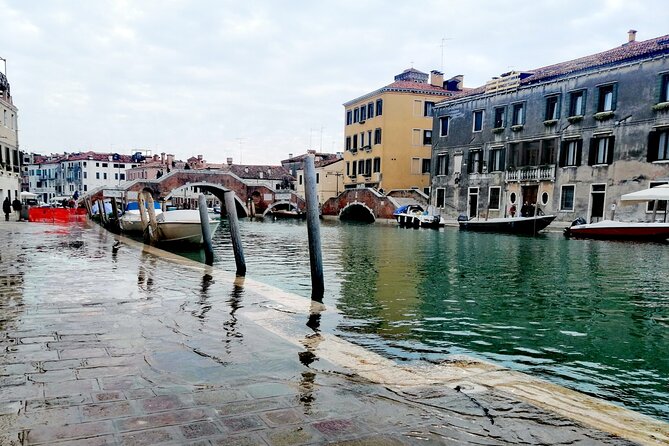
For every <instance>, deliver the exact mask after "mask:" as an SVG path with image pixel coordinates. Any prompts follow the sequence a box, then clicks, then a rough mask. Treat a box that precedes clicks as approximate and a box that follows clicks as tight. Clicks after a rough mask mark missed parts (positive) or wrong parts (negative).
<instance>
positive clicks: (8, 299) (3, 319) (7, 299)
mask: <svg viewBox="0 0 669 446" xmlns="http://www.w3.org/2000/svg"><path fill="white" fill-rule="evenodd" d="M23 306H24V304H23V273H17V274H11V273H5V274H2V273H0V330H2V331H5V330H7V329H8V328H10V324H11V323H12V322H13V321H15V320H16V319H17V318H18V317H19V316H20V315H21V313H22V312H23Z"/></svg>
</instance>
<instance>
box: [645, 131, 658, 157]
mask: <svg viewBox="0 0 669 446" xmlns="http://www.w3.org/2000/svg"><path fill="white" fill-rule="evenodd" d="M659 144H660V132H650V133H649V134H648V147H646V152H647V154H646V159H647V160H648V162H649V163H652V162H653V161H657V148H658V146H659Z"/></svg>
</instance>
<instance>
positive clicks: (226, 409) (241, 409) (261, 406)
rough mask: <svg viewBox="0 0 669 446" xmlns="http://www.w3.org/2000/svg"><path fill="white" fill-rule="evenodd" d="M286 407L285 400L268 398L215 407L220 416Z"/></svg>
mask: <svg viewBox="0 0 669 446" xmlns="http://www.w3.org/2000/svg"><path fill="white" fill-rule="evenodd" d="M288 406H289V404H288V402H287V401H286V400H285V399H281V398H270V399H262V400H248V401H237V402H233V403H229V404H225V405H223V406H221V407H217V408H216V410H217V412H218V413H219V414H220V415H223V416H225V415H235V414H242V413H252V412H259V411H267V410H273V409H279V408H282V407H288Z"/></svg>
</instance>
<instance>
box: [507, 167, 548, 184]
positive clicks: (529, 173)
mask: <svg viewBox="0 0 669 446" xmlns="http://www.w3.org/2000/svg"><path fill="white" fill-rule="evenodd" d="M504 180H505V181H506V182H507V183H509V182H513V181H555V166H539V167H520V168H518V169H514V170H507V171H506V175H505V177H504Z"/></svg>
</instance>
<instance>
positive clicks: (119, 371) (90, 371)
mask: <svg viewBox="0 0 669 446" xmlns="http://www.w3.org/2000/svg"><path fill="white" fill-rule="evenodd" d="M136 373H137V368H135V367H130V366H113V367H93V368H82V369H79V370H77V376H78V377H79V379H85V378H102V377H107V376H114V377H116V376H123V375H134V374H136Z"/></svg>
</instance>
